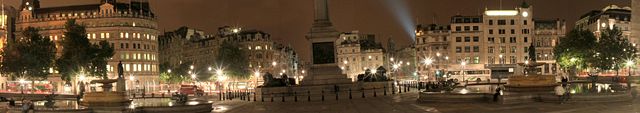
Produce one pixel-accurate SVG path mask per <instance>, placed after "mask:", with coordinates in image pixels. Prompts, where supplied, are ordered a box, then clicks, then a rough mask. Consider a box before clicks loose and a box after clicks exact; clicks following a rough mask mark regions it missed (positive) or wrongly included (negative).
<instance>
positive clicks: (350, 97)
mask: <svg viewBox="0 0 640 113" xmlns="http://www.w3.org/2000/svg"><path fill="white" fill-rule="evenodd" d="M349 99H353V97H352V96H351V88H349Z"/></svg>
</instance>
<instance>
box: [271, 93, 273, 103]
mask: <svg viewBox="0 0 640 113" xmlns="http://www.w3.org/2000/svg"><path fill="white" fill-rule="evenodd" d="M271 102H273V93H271Z"/></svg>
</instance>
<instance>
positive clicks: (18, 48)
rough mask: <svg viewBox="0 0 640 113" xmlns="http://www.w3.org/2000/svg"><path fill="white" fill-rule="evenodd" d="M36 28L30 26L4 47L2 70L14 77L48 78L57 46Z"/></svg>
mask: <svg viewBox="0 0 640 113" xmlns="http://www.w3.org/2000/svg"><path fill="white" fill-rule="evenodd" d="M38 32H39V31H38V30H37V29H36V28H33V27H28V28H27V29H26V30H25V31H23V32H22V36H23V37H21V38H19V39H17V40H15V41H12V43H9V44H7V47H5V48H3V52H2V56H3V57H4V58H2V66H0V70H2V72H5V73H8V74H9V75H11V76H12V78H14V79H15V78H17V77H24V78H28V79H46V78H47V76H48V75H49V74H50V73H49V68H51V67H52V66H53V61H54V58H55V52H56V46H55V44H54V43H53V42H52V41H51V40H50V39H49V38H44V37H42V36H41V35H40V34H39V33H38Z"/></svg>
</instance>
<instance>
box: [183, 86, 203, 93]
mask: <svg viewBox="0 0 640 113" xmlns="http://www.w3.org/2000/svg"><path fill="white" fill-rule="evenodd" d="M180 94H186V95H191V94H193V95H194V96H202V95H204V90H202V89H200V88H198V86H196V85H180Z"/></svg>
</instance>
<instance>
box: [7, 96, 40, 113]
mask: <svg viewBox="0 0 640 113" xmlns="http://www.w3.org/2000/svg"><path fill="white" fill-rule="evenodd" d="M7 101H9V103H8V104H9V105H8V106H7V108H5V109H6V110H9V108H12V107H17V105H16V101H15V100H13V99H8V100H7ZM20 110H21V111H22V113H33V112H34V110H35V104H34V103H33V101H31V100H26V99H23V100H22V106H21V107H20Z"/></svg>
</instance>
